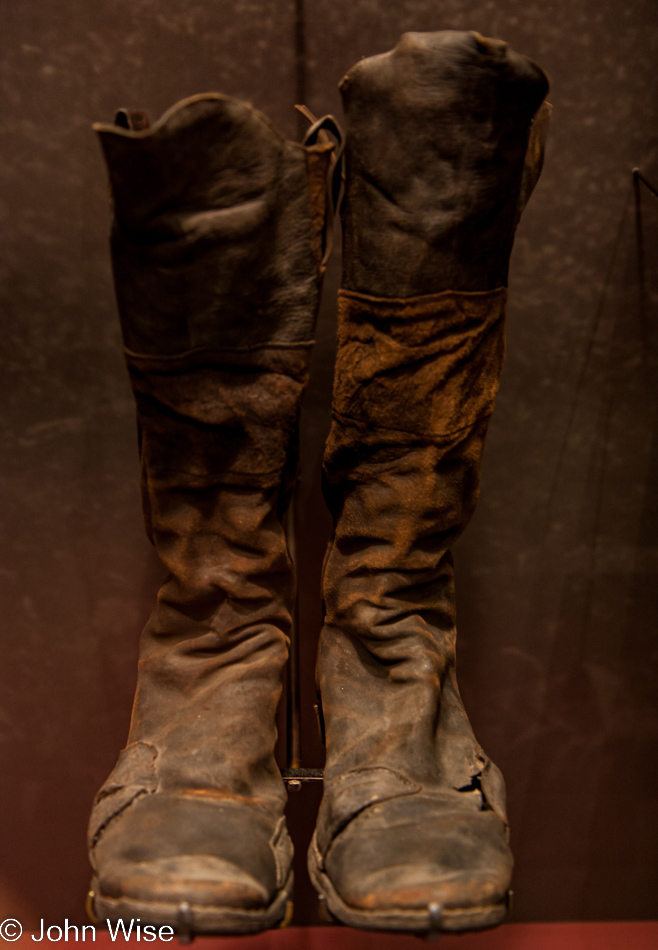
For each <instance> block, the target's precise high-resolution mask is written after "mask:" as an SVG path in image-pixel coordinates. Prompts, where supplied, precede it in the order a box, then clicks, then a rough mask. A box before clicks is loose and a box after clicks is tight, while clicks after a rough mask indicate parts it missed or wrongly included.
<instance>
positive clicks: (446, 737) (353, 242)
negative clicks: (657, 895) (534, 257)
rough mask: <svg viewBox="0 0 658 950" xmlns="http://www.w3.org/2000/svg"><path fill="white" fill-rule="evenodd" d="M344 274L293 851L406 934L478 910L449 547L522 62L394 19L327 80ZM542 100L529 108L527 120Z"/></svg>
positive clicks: (489, 909)
mask: <svg viewBox="0 0 658 950" xmlns="http://www.w3.org/2000/svg"><path fill="white" fill-rule="evenodd" d="M340 88H341V93H342V95H343V102H344V106H345V114H346V125H347V129H346V149H345V155H346V182H345V204H344V209H343V242H344V265H343V289H342V290H341V291H340V292H339V304H338V306H339V328H338V354H337V361H336V374H335V379H334V393H333V404H332V426H331V432H330V434H329V438H328V440H327V445H326V448H325V455H324V488H325V497H326V500H327V503H328V505H329V508H330V510H331V512H332V514H333V517H334V523H335V532H334V537H333V540H332V542H331V544H330V546H329V550H328V552H327V556H326V559H325V565H324V575H323V595H324V601H325V608H326V613H325V624H324V627H323V630H322V633H321V637H320V646H319V653H318V662H317V681H318V688H319V693H320V695H321V701H322V709H323V716H324V723H325V733H326V745H327V760H326V767H325V791H324V796H323V800H322V805H321V808H320V814H319V817H318V825H317V830H316V838H315V841H314V844H313V845H312V847H311V850H310V852H309V868H310V871H311V874H312V877H313V880H314V882H315V884H316V886H317V887H318V889H319V890H320V892H321V893H322V894H323V895H324V896H325V898H326V899H327V901H328V906H329V908H330V910H331V912H332V913H333V914H334V915H335V916H337V917H339V919H341V920H343V922H345V923H348V924H350V925H351V926H364V927H374V928H375V929H398V930H409V931H412V932H423V931H427V930H430V929H436V928H437V926H439V925H438V924H437V914H438V916H439V917H440V916H441V914H442V913H445V916H444V918H442V921H443V922H442V923H441V924H440V927H441V928H443V929H453V930H459V929H468V928H471V927H482V926H490V925H492V924H494V923H499V922H500V921H501V920H502V919H503V917H504V915H505V900H506V893H507V890H508V888H509V883H510V875H511V869H512V857H511V853H510V851H509V847H508V845H507V840H506V832H507V822H506V816H505V792H504V782H503V779H502V776H501V774H500V772H499V770H498V769H497V768H496V766H495V765H494V764H493V762H491V760H490V759H489V758H488V757H487V755H486V754H485V753H484V752H483V750H482V749H481V747H480V746H479V744H478V743H477V741H476V739H475V737H474V735H473V731H472V729H471V726H470V723H469V721H468V717H467V715H466V711H465V709H464V706H463V703H462V701H461V698H460V695H459V689H458V685H457V677H456V612H455V591H454V581H453V565H452V557H451V554H450V548H451V546H452V545H453V544H454V542H455V541H456V539H457V538H458V537H459V535H460V534H461V532H462V531H463V530H464V528H465V527H466V525H467V523H468V521H469V519H470V517H471V515H472V513H473V511H474V509H475V505H476V502H477V498H478V493H479V485H480V471H481V463H482V453H483V449H484V441H485V437H486V432H487V427H488V423H489V419H490V417H491V413H492V411H493V408H494V401H495V396H496V392H497V389H498V382H499V378H500V372H501V369H502V361H503V353H504V311H505V303H506V298H507V290H506V284H507V267H508V260H509V254H510V250H511V246H512V241H513V236H514V229H515V227H516V224H517V221H518V217H519V213H520V208H521V206H522V205H523V203H524V202H525V201H526V200H527V197H528V194H529V190H531V188H532V185H534V182H535V181H536V179H537V177H538V174H539V169H540V167H541V160H542V155H543V138H544V136H545V128H544V125H541V128H540V126H539V125H538V126H537V129H536V132H533V127H532V123H533V116H534V115H535V113H536V112H537V110H538V109H539V107H540V105H541V103H542V100H543V98H544V95H545V93H546V90H547V82H546V78H545V76H544V74H543V73H542V72H541V70H540V69H539V67H537V66H535V65H534V64H533V63H531V62H530V61H529V60H528V59H526V58H525V57H523V56H519V55H518V54H516V53H514V52H512V51H510V50H509V49H508V48H507V46H506V44H504V43H500V42H499V41H494V40H487V39H484V38H483V37H481V36H479V35H478V34H475V33H451V32H447V33H431V34H418V33H410V34H405V35H404V36H403V37H402V38H401V40H400V42H399V43H398V45H397V47H396V48H395V49H394V50H392V51H391V52H390V53H386V54H383V55H382V56H376V57H372V58H370V59H364V60H361V62H360V63H358V64H357V65H356V66H355V67H354V68H353V69H352V70H350V72H349V73H348V74H347V76H346V77H345V78H344V79H343V81H342V83H341V86H340ZM544 114H545V113H544V112H542V115H544Z"/></svg>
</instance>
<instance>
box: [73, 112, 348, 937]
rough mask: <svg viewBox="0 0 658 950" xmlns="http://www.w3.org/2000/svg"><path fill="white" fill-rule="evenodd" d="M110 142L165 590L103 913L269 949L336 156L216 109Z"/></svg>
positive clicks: (105, 811)
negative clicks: (305, 455)
mask: <svg viewBox="0 0 658 950" xmlns="http://www.w3.org/2000/svg"><path fill="white" fill-rule="evenodd" d="M124 124H125V123H124ZM95 128H96V131H97V132H98V134H99V136H100V140H101V144H102V147H103V151H104V154H105V159H106V162H107V165H108V169H109V175H110V182H111V189H112V195H113V199H114V227H113V236H112V256H113V267H114V277H115V284H116V293H117V299H118V304H119V310H120V315H121V321H122V329H123V336H124V342H125V347H126V358H127V362H128V368H129V372H130V379H131V382H132V387H133V390H134V394H135V398H136V401H137V413H138V423H139V433H140V456H141V478H142V498H143V508H144V515H145V521H146V528H147V532H148V535H149V538H150V539H151V541H152V543H153V544H154V546H155V548H156V550H157V553H158V555H159V557H160V559H161V560H162V562H163V564H164V566H165V567H166V570H167V576H166V578H165V580H164V582H163V584H162V586H161V588H160V591H159V593H158V598H157V604H156V607H155V609H154V611H153V613H152V615H151V617H150V620H149V621H148V624H147V626H146V628H145V630H144V632H143V635H142V640H141V648H140V657H139V673H138V685H137V694H136V698H135V705H134V709H133V717H132V724H131V727H130V735H129V739H128V745H127V747H126V748H125V749H124V750H123V752H122V753H121V756H120V758H119V761H118V764H117V766H116V768H115V769H114V771H113V772H112V774H111V775H110V777H109V778H108V780H107V782H106V783H105V785H104V786H103V787H102V788H101V790H100V792H99V793H98V795H97V797H96V799H95V803H94V808H93V812H92V816H91V821H90V826H89V846H90V855H91V862H92V866H93V869H94V877H93V883H92V888H93V909H94V912H95V914H96V915H97V916H98V917H99V918H101V919H105V918H109V919H110V920H116V919H118V918H124V919H126V920H127V919H131V918H133V919H137V918H139V919H140V920H141V921H142V924H144V923H156V924H160V925H162V924H168V925H173V926H174V927H178V928H179V929H180V930H184V931H192V932H217V933H247V932H253V931H257V930H261V929H263V928H265V927H270V926H273V925H277V924H278V923H279V922H280V921H281V920H282V918H283V917H284V915H285V914H286V910H287V905H288V902H289V900H290V896H291V887H292V872H291V858H292V845H291V842H290V839H289V837H288V833H287V831H286V827H285V822H284V818H283V808H284V803H285V797H286V796H285V791H284V786H283V782H282V779H281V775H280V773H279V770H278V768H277V765H276V763H275V760H274V744H275V739H276V728H275V711H276V708H277V702H278V699H279V695H280V689H281V687H280V676H281V671H282V667H283V665H284V663H285V661H286V658H287V650H288V633H289V630H290V622H291V621H290V611H291V603H292V598H293V576H292V568H291V562H290V558H289V555H288V550H287V545H286V539H285V536H284V531H283V528H282V525H281V516H282V514H283V512H284V510H285V508H286V504H287V501H288V495H289V489H290V483H291V477H292V475H293V474H294V469H295V457H296V430H297V424H298V414H299V405H300V399H301V396H302V392H303V390H304V386H305V384H306V380H307V374H308V366H309V357H310V351H311V345H312V338H313V331H314V324H315V318H316V310H317V304H318V293H319V283H320V275H321V271H322V264H321V260H320V258H321V256H322V248H321V241H322V231H323V227H324V223H325V222H324V212H325V204H324V203H325V181H326V179H327V173H328V166H329V163H330V161H331V148H332V146H331V145H329V144H326V143H325V144H322V143H320V144H316V145H313V146H306V147H305V146H302V145H296V144H293V143H291V142H287V141H285V140H284V139H283V138H282V137H281V136H280V135H279V134H278V132H277V131H276V130H275V129H274V128H273V127H272V126H271V125H270V123H269V122H268V121H267V120H266V119H265V117H264V116H262V115H261V114H260V113H258V112H256V111H255V110H254V109H252V108H251V107H250V106H248V105H245V104H244V103H241V102H238V101H235V100H233V99H230V98H227V97H225V96H221V95H202V96H196V97H194V98H191V99H187V100H185V101H183V102H181V103H179V104H178V105H176V106H175V107H174V108H173V109H171V110H170V111H169V112H168V113H167V114H166V115H165V116H164V117H163V118H162V119H161V120H160V121H159V122H158V123H157V124H155V125H154V126H153V127H151V128H143V129H141V130H139V129H138V128H137V129H135V128H132V129H131V128H122V127H120V126H119V125H115V126H109V125H99V126H96V127H95Z"/></svg>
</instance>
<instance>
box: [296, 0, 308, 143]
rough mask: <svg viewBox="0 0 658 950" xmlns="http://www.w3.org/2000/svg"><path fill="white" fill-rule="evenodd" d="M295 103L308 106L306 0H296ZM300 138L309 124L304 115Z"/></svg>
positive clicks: (300, 118) (299, 133) (298, 123)
mask: <svg viewBox="0 0 658 950" xmlns="http://www.w3.org/2000/svg"><path fill="white" fill-rule="evenodd" d="M294 49H295V102H298V103H299V105H301V106H303V105H306V96H307V93H308V89H307V62H306V13H305V10H304V0H295V35H294ZM297 128H298V135H299V138H300V139H302V138H303V137H304V133H305V132H306V128H307V123H306V121H305V120H304V117H303V116H302V115H299V114H298V115H297Z"/></svg>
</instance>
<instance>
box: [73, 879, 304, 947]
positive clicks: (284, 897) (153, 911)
mask: <svg viewBox="0 0 658 950" xmlns="http://www.w3.org/2000/svg"><path fill="white" fill-rule="evenodd" d="M292 890H293V872H292V871H290V873H289V874H288V879H287V880H286V883H285V884H284V886H283V887H282V888H281V889H280V890H279V892H278V893H277V894H276V896H275V898H274V900H273V901H272V903H271V904H270V905H269V907H266V908H264V909H263V910H243V909H241V908H238V907H208V906H202V905H200V904H191V903H189V902H180V903H178V904H173V903H171V902H168V901H162V902H160V901H137V900H132V899H130V898H113V897H105V896H104V895H103V894H101V893H100V892H99V890H98V881H97V879H96V878H93V879H92V882H91V891H90V899H89V901H88V906H89V909H90V911H91V912H92V913H90V915H89V916H90V917H91V918H92V920H93V922H94V923H99V924H105V922H106V920H109V921H110V923H116V922H117V921H118V920H124V921H125V922H126V923H127V924H128V923H129V922H130V921H131V920H135V921H136V920H139V925H140V927H143V926H144V925H148V924H151V925H153V926H155V927H162V926H169V927H173V928H174V931H175V932H176V933H177V934H178V935H179V937H181V938H187V939H188V940H191V939H192V938H193V937H194V936H195V935H197V934H221V935H228V936H231V935H233V936H240V935H241V934H253V933H259V932H260V931H262V930H269V929H272V928H274V929H276V928H279V927H285V926H287V925H288V923H289V922H290V918H291V916H292ZM91 895H93V896H91ZM94 918H95V920H94ZM134 929H135V928H134V927H133V930H134Z"/></svg>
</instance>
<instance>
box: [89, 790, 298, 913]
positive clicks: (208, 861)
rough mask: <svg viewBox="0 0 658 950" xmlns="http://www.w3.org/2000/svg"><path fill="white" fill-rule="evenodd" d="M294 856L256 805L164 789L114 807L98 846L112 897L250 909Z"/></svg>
mask: <svg viewBox="0 0 658 950" xmlns="http://www.w3.org/2000/svg"><path fill="white" fill-rule="evenodd" d="M291 857H292V849H291V846H290V844H289V839H288V837H287V834H285V832H280V833H279V834H277V822H276V821H274V820H272V819H271V818H269V816H267V815H266V814H264V813H263V812H262V811H261V810H260V809H258V808H257V807H254V806H253V805H248V804H245V803H238V802H234V801H230V800H221V801H220V802H216V801H208V800H204V799H200V798H198V797H196V796H194V797H192V796H186V795H181V794H167V793H156V794H153V795H144V796H142V797H141V798H138V799H137V800H135V801H134V802H133V803H132V804H131V805H129V806H128V807H127V808H126V809H125V810H124V811H122V812H120V813H119V814H117V815H116V816H115V817H114V818H113V819H112V820H111V821H110V822H109V824H108V825H107V827H106V828H105V829H104V830H103V833H102V835H101V836H100V838H99V840H98V841H97V843H96V845H95V847H94V851H93V863H94V866H95V870H96V878H97V888H98V891H99V893H100V895H102V896H103V897H107V898H109V899H110V900H113V901H124V902H125V901H128V902H134V903H135V904H154V905H160V906H162V905H168V906H169V907H177V906H178V905H180V904H181V903H182V902H187V903H189V904H190V905H194V906H199V907H213V908H222V907H223V908H238V909H248V910H258V909H262V908H266V907H268V906H269V905H270V904H271V902H272V901H273V900H274V899H275V897H276V895H277V892H278V891H279V889H280V888H281V887H282V886H283V885H284V883H285V881H286V878H287V876H288V873H287V872H288V871H289V867H290V859H291Z"/></svg>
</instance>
